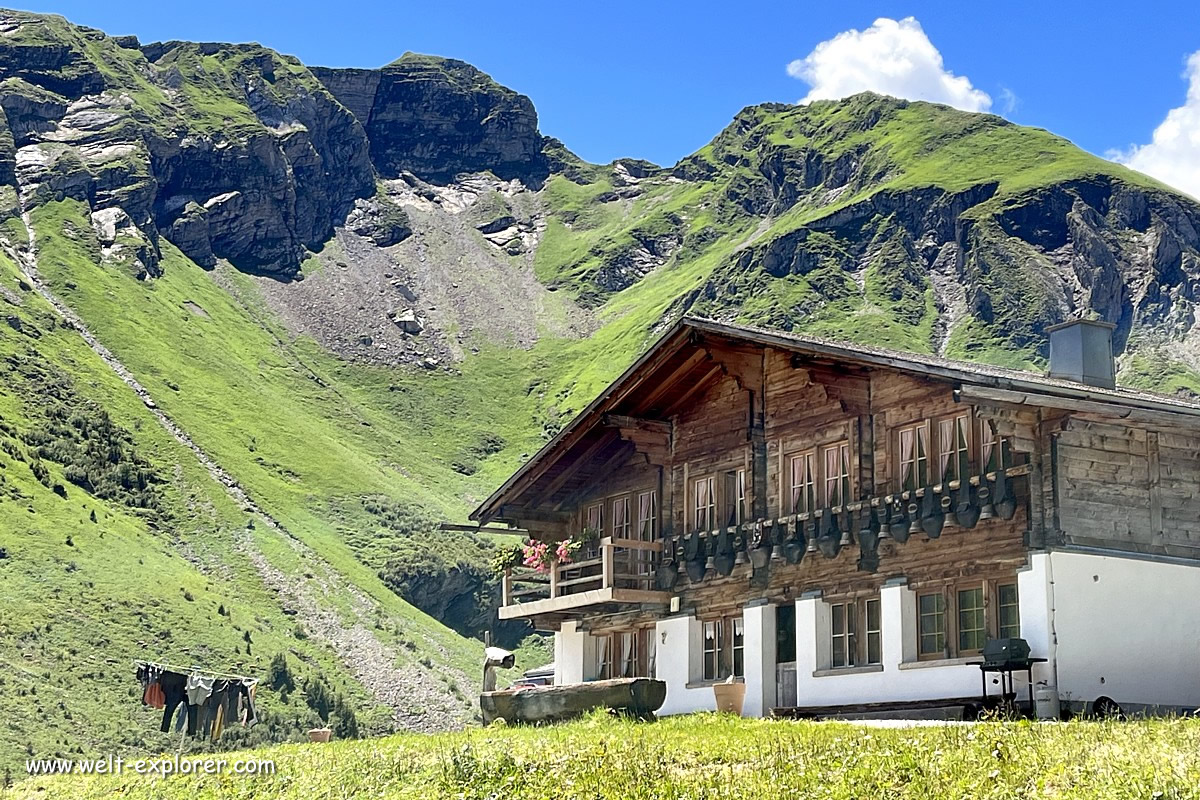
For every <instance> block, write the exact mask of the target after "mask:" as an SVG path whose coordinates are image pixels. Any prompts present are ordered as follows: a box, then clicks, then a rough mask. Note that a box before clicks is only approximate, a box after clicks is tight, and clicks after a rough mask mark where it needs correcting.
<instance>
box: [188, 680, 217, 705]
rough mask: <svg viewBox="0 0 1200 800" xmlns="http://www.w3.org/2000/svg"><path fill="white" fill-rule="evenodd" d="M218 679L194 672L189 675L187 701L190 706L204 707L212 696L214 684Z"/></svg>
mask: <svg viewBox="0 0 1200 800" xmlns="http://www.w3.org/2000/svg"><path fill="white" fill-rule="evenodd" d="M215 680H216V678H213V677H211V676H209V675H201V674H200V673H198V672H193V673H192V674H191V675H188V679H187V701H188V705H191V706H198V705H202V704H203V703H204V701H205V700H207V699H208V698H209V697H210V696H211V695H212V690H213V682H214V681H215Z"/></svg>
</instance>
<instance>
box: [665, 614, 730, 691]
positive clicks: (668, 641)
mask: <svg viewBox="0 0 1200 800" xmlns="http://www.w3.org/2000/svg"><path fill="white" fill-rule="evenodd" d="M654 633H655V635H656V636H658V641H657V642H656V643H655V647H656V648H657V655H656V657H655V662H656V665H655V670H654V672H655V677H656V678H658V679H659V680H660V681H663V682H664V683H666V684H667V699H666V700H665V701H664V702H663V705H662V708H661V709H659V712H658V713H659V714H686V713H688V712H691V711H712V710H714V709H715V708H716V707H717V703H716V700H715V699H714V697H713V691H712V686H711V685H709V684H700V685H697V684H694V683H692V676H694V675H699V674H700V672H701V660H702V658H703V656H704V638H703V637H704V633H703V626H702V625H701V623H700V621H699V620H697V619H696V618H695V617H693V616H678V617H671V618H669V619H664V620H659V621H658V623H657V624H656V625H655V629H654Z"/></svg>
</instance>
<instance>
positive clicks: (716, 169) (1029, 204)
mask: <svg viewBox="0 0 1200 800" xmlns="http://www.w3.org/2000/svg"><path fill="white" fill-rule="evenodd" d="M0 111H2V112H3V119H2V120H0V132H2V135H0V322H3V324H0V364H2V366H0V373H2V374H3V375H4V379H3V380H2V381H0V600H3V602H0V664H2V665H3V666H4V668H5V669H4V673H3V677H2V680H0V707H3V708H5V709H6V710H9V712H10V717H11V718H12V719H13V723H12V724H9V725H7V726H4V727H2V728H0V766H4V765H13V766H14V767H15V765H17V764H18V763H19V760H20V759H22V758H24V754H26V753H32V754H36V755H38V756H50V755H52V754H61V755H67V756H70V755H72V754H78V753H90V752H94V751H96V750H108V749H113V748H116V749H118V750H132V749H146V748H156V749H162V750H166V749H169V748H172V747H174V746H176V742H175V741H173V740H170V739H168V738H167V737H163V736H161V735H160V734H158V733H156V732H155V728H154V725H153V714H151V713H149V712H147V711H144V710H140V709H139V706H138V703H137V701H136V697H135V691H134V685H133V680H132V659H134V658H145V657H154V658H166V659H169V660H172V661H174V662H177V663H183V664H193V663H200V664H205V665H208V666H210V667H212V668H217V669H231V670H241V671H246V672H252V673H254V674H256V675H260V676H262V677H263V678H264V679H267V685H266V686H264V689H263V693H262V697H263V700H262V706H263V709H264V715H265V720H266V722H265V723H264V724H263V725H261V726H259V727H257V728H255V729H253V730H251V731H250V732H244V731H240V730H235V731H234V732H233V733H231V734H229V735H228V736H227V739H226V741H225V744H228V745H239V744H245V743H250V742H252V741H263V740H284V739H297V738H299V737H301V736H302V735H303V731H304V729H305V728H306V727H308V726H309V725H311V724H313V723H314V722H315V720H316V719H317V715H316V711H315V710H314V709H313V708H312V707H311V705H312V703H311V702H310V700H311V698H312V697H315V696H318V695H320V694H321V692H320V691H318V690H317V689H315V688H313V687H315V685H316V684H317V683H318V682H319V683H323V684H325V685H326V686H327V687H328V688H329V689H330V690H331V691H332V692H334V693H336V694H341V695H342V697H343V700H344V703H343V704H342V711H340V712H339V715H340V716H341V717H346V716H347V715H348V713H349V712H348V711H347V709H352V710H353V711H354V714H355V719H356V723H357V727H358V729H359V731H360V732H362V733H373V732H379V731H383V730H390V729H392V728H415V729H418V730H432V729H440V728H444V727H452V726H456V725H462V724H465V723H467V722H468V721H470V720H471V719H472V717H473V714H474V710H473V707H472V700H471V697H472V696H473V694H474V693H475V691H476V678H477V674H478V667H479V658H480V654H481V645H480V642H479V639H478V637H479V636H480V635H481V633H482V631H483V630H484V629H486V628H488V627H489V626H490V624H491V620H490V616H489V613H488V612H489V606H490V603H491V602H492V598H493V597H494V592H495V586H494V581H493V580H492V579H491V578H490V576H489V574H488V569H487V562H488V560H489V558H490V557H491V555H492V554H493V553H494V551H495V542H494V541H493V539H490V538H487V537H485V536H477V535H471V534H454V533H447V532H441V531H438V530H437V529H436V523H437V522H438V521H439V520H444V519H452V520H453V519H462V518H464V517H465V514H466V511H467V510H468V509H469V508H471V507H472V506H473V505H474V504H475V503H477V502H478V501H479V500H481V499H482V498H483V497H485V496H486V495H487V494H488V493H489V492H490V491H491V490H492V489H493V488H494V487H495V486H496V485H498V483H499V482H500V481H501V480H502V479H503V478H504V477H505V476H506V475H507V474H508V473H509V472H511V471H512V470H513V469H515V468H516V467H517V466H518V465H519V464H520V463H521V461H522V460H523V459H524V458H527V457H528V455H529V454H530V453H532V452H534V451H535V450H536V449H537V448H538V447H539V446H540V444H541V443H542V442H544V440H545V438H546V437H547V436H549V435H552V434H553V433H554V432H555V431H557V430H558V428H559V427H560V425H561V424H562V423H563V421H564V420H565V419H567V418H569V416H570V415H571V414H572V413H573V412H575V411H577V410H579V409H580V408H581V407H582V406H583V405H584V404H585V403H586V402H588V401H589V400H590V399H591V398H592V397H593V396H594V395H595V393H596V392H598V391H599V390H600V389H601V388H603V386H604V385H605V384H606V383H607V382H608V381H610V380H611V379H612V378H613V377H615V376H616V375H617V374H618V373H619V372H620V371H621V370H622V369H623V368H624V366H626V365H627V364H629V363H630V362H631V361H632V360H633V359H634V358H635V357H636V355H637V354H638V353H639V352H641V351H642V350H643V349H644V348H645V347H646V346H647V345H648V344H649V343H650V342H651V341H652V340H653V338H654V337H655V335H656V333H657V332H658V331H661V330H662V329H663V328H664V326H666V325H667V324H669V322H670V321H672V320H673V319H675V318H676V317H678V316H679V315H681V314H683V313H695V314H705V315H709V316H713V317H717V318H721V319H730V320H739V321H746V322H753V323H756V324H760V325H769V326H774V327H779V328H784V329H788V330H798V331H806V332H813V333H819V334H824V335H828V336H835V337H839V338H845V339H849V340H853V341H859V342H863V343H871V344H887V345H890V346H893V347H899V348H903V349H908V350H912V351H916V352H937V353H941V354H945V355H949V356H952V357H956V358H966V359H973V360H980V361H987V362H992V363H1000V364H1005V365H1011V366H1023V367H1030V368H1038V367H1040V366H1041V365H1042V364H1043V363H1044V357H1045V337H1044V334H1043V331H1044V329H1045V327H1046V326H1047V325H1049V324H1052V323H1054V322H1058V321H1061V320H1063V319H1066V318H1068V317H1071V316H1074V315H1077V314H1081V313H1088V314H1093V315H1096V316H1099V317H1100V318H1103V319H1107V320H1109V321H1111V322H1114V323H1115V324H1116V325H1117V336H1116V340H1117V343H1118V345H1119V346H1120V347H1121V349H1122V355H1121V357H1120V367H1121V379H1122V381H1123V382H1126V383H1130V384H1134V385H1138V386H1143V387H1147V388H1156V389H1160V390H1162V391H1167V392H1189V393H1196V392H1200V357H1198V356H1197V348H1196V344H1197V342H1198V341H1200V339H1198V336H1197V333H1196V332H1195V331H1194V327H1195V320H1194V312H1193V304H1194V302H1195V294H1196V289H1195V287H1196V286H1200V282H1198V278H1200V261H1198V253H1200V233H1198V232H1197V231H1198V229H1200V205H1197V204H1196V203H1195V202H1194V201H1192V200H1190V199H1188V198H1186V197H1184V196H1182V195H1180V194H1178V193H1175V192H1173V191H1172V190H1170V189H1168V188H1167V187H1164V186H1162V185H1160V184H1157V183H1155V182H1154V181H1152V180H1150V179H1149V178H1146V177H1145V176H1142V175H1140V174H1138V173H1135V172H1132V171H1129V170H1127V169H1125V168H1123V167H1120V166H1117V165H1115V164H1112V163H1110V162H1107V161H1104V160H1102V159H1099V158H1096V157H1094V156H1091V155H1088V154H1087V153H1084V152H1082V151H1081V150H1079V149H1078V148H1076V147H1074V146H1073V145H1072V144H1070V143H1069V142H1067V141H1066V140H1064V139H1061V138H1059V137H1056V136H1054V135H1052V134H1050V133H1047V132H1045V131H1042V130H1037V129H1032V128H1026V127H1021V126H1017V125H1014V124H1011V123H1009V122H1006V121H1005V120H1003V119H1001V118H999V117H995V116H991V115H983V114H970V113H964V112H959V111H955V110H952V109H949V108H946V107H943V106H937V105H932V104H928V103H909V102H904V101H900V100H896V99H892V98H886V97H880V96H876V95H871V94H863V95H857V96H854V97H851V98H848V99H846V100H843V101H837V102H817V103H812V104H810V105H807V106H790V105H778V104H768V105H760V106H753V107H750V108H747V109H745V110H744V111H742V112H741V113H740V114H738V115H737V117H736V118H735V119H734V120H733V122H732V123H731V124H730V125H729V126H728V127H727V128H726V129H725V130H724V131H722V132H720V133H719V134H718V135H717V136H716V138H714V139H713V141H712V142H711V143H710V144H709V145H708V146H706V147H704V148H703V149H701V150H700V151H699V152H697V153H695V154H693V155H692V156H689V157H687V158H685V159H683V160H682V161H681V162H680V163H678V164H676V165H674V166H673V167H660V166H657V165H654V164H650V163H648V162H645V161H639V160H635V159H621V160H618V161H616V162H613V163H612V164H607V165H597V164H589V163H586V162H584V161H582V160H581V159H579V158H578V157H576V156H575V155H574V154H572V153H571V152H570V151H569V150H568V149H567V147H566V146H565V145H564V144H563V143H561V142H558V141H556V140H554V139H552V138H549V137H546V136H543V135H542V134H541V133H540V132H539V130H538V125H537V116H536V112H535V110H534V107H533V104H532V103H531V101H530V100H529V99H528V98H526V97H524V96H522V95H520V94H517V93H516V92H514V91H512V90H510V89H508V88H505V87H502V86H499V85H498V84H496V83H495V82H494V81H492V80H491V79H490V78H489V77H488V76H486V75H484V74H483V73H481V72H479V71H478V70H476V69H474V68H473V67H471V66H470V65H468V64H465V63H462V62H458V61H452V60H448V59H441V58H434V57H430V56H421V55H414V54H406V55H404V56H402V57H401V58H400V59H398V60H397V61H395V62H393V63H392V64H389V65H387V66H385V67H382V68H381V69H375V70H370V69H325V68H319V67H311V68H310V67H307V66H305V65H303V64H301V63H300V62H299V61H297V60H296V59H294V58H292V57H289V56H284V55H280V54H278V53H275V52H273V51H271V50H268V49H266V48H263V47H260V46H258V45H253V44H241V45H233V44H214V43H188V42H166V43H152V44H145V45H143V44H141V43H140V42H138V41H137V40H136V39H135V38H133V37H129V36H108V35H106V34H104V33H102V32H100V31H96V30H93V29H89V28H83V27H79V26H74V25H71V24H70V23H68V22H67V21H65V20H63V19H62V18H60V17H52V16H39V15H33V14H27V13H22V12H0ZM525 633H526V632H525V631H522V630H519V629H513V628H510V629H499V628H497V629H496V630H495V634H496V636H497V637H498V639H499V640H501V641H503V642H504V643H506V644H510V645H513V646H515V645H517V644H518V643H521V642H522V637H523V636H524V635H525ZM520 652H521V656H522V659H523V663H525V665H526V666H531V665H534V664H535V663H538V662H541V661H545V660H549V659H550V658H551V656H550V654H549V652H548V651H547V648H546V646H545V643H544V642H542V641H540V640H539V639H538V638H537V637H529V638H526V639H524V642H523V644H522V646H521V651H520ZM280 656H281V657H282V660H280V658H277V657H280ZM283 664H286V665H287V673H288V674H283V672H282V665H283ZM289 675H291V676H292V682H293V683H295V684H296V687H295V689H290V688H289V686H288V680H287V678H288V676H289ZM306 687H308V691H305V688H306ZM131 715H132V716H133V718H134V720H135V722H134V724H129V723H128V720H129V719H130V717H131ZM341 724H342V725H343V727H345V725H347V724H348V723H346V722H345V720H343V721H342V723H341Z"/></svg>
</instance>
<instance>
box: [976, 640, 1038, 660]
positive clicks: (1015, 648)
mask: <svg viewBox="0 0 1200 800" xmlns="http://www.w3.org/2000/svg"><path fill="white" fill-rule="evenodd" d="M1028 660H1029V642H1027V641H1025V640H1024V639H1017V638H1012V639H988V640H987V642H986V643H984V645H983V663H984V665H985V666H988V667H1004V666H1008V665H1009V664H1024V663H1025V662H1027V661H1028Z"/></svg>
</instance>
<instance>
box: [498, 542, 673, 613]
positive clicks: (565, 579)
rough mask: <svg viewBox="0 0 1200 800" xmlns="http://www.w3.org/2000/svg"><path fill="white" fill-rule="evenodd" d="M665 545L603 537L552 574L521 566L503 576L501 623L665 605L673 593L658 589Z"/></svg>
mask: <svg viewBox="0 0 1200 800" xmlns="http://www.w3.org/2000/svg"><path fill="white" fill-rule="evenodd" d="M660 553H662V542H643V541H641V540H639V539H613V538H611V537H605V538H603V539H601V540H600V541H599V542H598V543H596V545H594V546H593V547H592V548H591V550H590V551H589V550H586V549H585V550H583V551H581V552H580V553H579V558H577V559H575V560H574V561H571V562H570V563H566V564H560V563H558V562H555V564H554V566H553V567H552V568H551V570H550V572H549V574H547V573H539V572H536V571H535V570H532V569H527V568H523V567H519V568H515V569H510V570H508V571H506V572H505V574H504V579H503V584H502V591H503V598H502V605H501V606H500V619H524V618H527V617H534V616H538V615H545V614H561V612H563V611H569V610H572V609H580V608H587V607H595V606H605V605H607V606H622V605H641V604H643V603H650V604H661V605H666V604H667V603H669V602H670V599H671V593H670V592H660V591H657V590H656V589H655V582H654V568H655V566H656V565H657V563H658V557H659V554H660Z"/></svg>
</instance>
